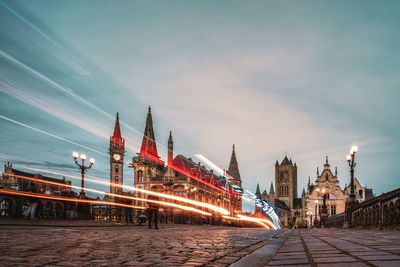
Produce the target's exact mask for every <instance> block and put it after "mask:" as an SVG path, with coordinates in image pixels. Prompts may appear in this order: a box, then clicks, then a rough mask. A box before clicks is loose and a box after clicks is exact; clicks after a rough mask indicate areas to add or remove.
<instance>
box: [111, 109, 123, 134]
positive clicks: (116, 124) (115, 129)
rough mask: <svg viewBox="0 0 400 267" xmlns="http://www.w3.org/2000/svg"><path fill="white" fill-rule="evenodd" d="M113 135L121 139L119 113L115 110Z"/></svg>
mask: <svg viewBox="0 0 400 267" xmlns="http://www.w3.org/2000/svg"><path fill="white" fill-rule="evenodd" d="M113 136H114V137H116V138H119V139H121V138H122V137H121V129H120V128H119V115H118V112H117V118H116V119H115V126H114V134H113Z"/></svg>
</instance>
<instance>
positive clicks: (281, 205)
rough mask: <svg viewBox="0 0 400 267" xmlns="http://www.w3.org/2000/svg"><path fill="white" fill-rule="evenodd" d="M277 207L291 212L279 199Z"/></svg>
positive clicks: (276, 203) (276, 201) (276, 202)
mask: <svg viewBox="0 0 400 267" xmlns="http://www.w3.org/2000/svg"><path fill="white" fill-rule="evenodd" d="M275 207H277V208H279V209H282V210H287V211H290V209H289V207H288V206H287V205H286V203H285V202H283V201H282V200H279V199H277V198H275Z"/></svg>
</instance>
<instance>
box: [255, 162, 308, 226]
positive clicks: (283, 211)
mask: <svg viewBox="0 0 400 267" xmlns="http://www.w3.org/2000/svg"><path fill="white" fill-rule="evenodd" d="M257 191H259V186H258V184H257ZM258 195H260V199H262V200H267V201H268V202H269V203H271V204H272V205H274V206H275V208H276V209H277V211H278V214H279V216H280V220H281V224H282V227H285V228H291V227H301V226H303V225H304V223H305V194H304V192H303V194H302V197H301V198H298V197H297V165H296V163H293V162H292V160H291V159H288V157H287V156H285V158H284V159H283V160H282V162H281V164H279V162H278V161H276V163H275V190H274V186H273V184H272V183H271V187H270V191H269V194H267V191H266V190H264V192H263V194H262V195H261V194H259V192H258V193H257V192H256V196H257V197H258Z"/></svg>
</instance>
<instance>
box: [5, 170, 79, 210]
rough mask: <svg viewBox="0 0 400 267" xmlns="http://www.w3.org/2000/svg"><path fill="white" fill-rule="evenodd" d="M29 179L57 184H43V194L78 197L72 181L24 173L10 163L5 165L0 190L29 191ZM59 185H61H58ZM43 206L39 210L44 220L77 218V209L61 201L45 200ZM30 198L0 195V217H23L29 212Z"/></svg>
mask: <svg viewBox="0 0 400 267" xmlns="http://www.w3.org/2000/svg"><path fill="white" fill-rule="evenodd" d="M23 177H27V178H35V179H37V180H39V181H40V180H43V181H49V182H52V183H55V184H46V183H42V184H41V192H42V194H47V195H57V196H61V195H63V196H64V195H68V196H76V194H75V193H74V192H73V191H71V190H70V188H69V187H68V186H70V185H71V181H67V180H66V179H65V177H63V179H57V178H52V177H47V176H42V175H40V174H33V173H28V172H23V171H20V170H16V169H14V168H13V166H12V164H11V163H10V162H8V163H7V164H6V165H4V172H3V173H2V174H1V177H0V188H1V189H7V190H13V191H29V185H30V181H29V180H27V179H23ZM56 184H59V185H56ZM42 202H43V203H42V205H40V207H39V208H38V215H39V216H40V217H43V218H74V217H77V211H76V210H77V207H76V206H74V205H71V203H67V202H64V201H60V200H51V199H43V198H42ZM28 206H29V205H28V198H27V197H24V196H16V195H11V194H0V217H23V216H24V214H25V212H26V211H27V210H28Z"/></svg>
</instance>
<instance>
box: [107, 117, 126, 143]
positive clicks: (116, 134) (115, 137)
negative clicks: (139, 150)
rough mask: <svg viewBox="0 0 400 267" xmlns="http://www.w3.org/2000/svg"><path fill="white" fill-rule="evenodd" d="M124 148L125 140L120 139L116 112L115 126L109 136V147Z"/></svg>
mask: <svg viewBox="0 0 400 267" xmlns="http://www.w3.org/2000/svg"><path fill="white" fill-rule="evenodd" d="M116 147H119V148H124V147H125V140H124V139H122V136H121V129H120V127H119V114H118V112H117V117H116V119H115V126H114V133H113V135H112V136H111V137H110V149H111V148H116Z"/></svg>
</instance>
